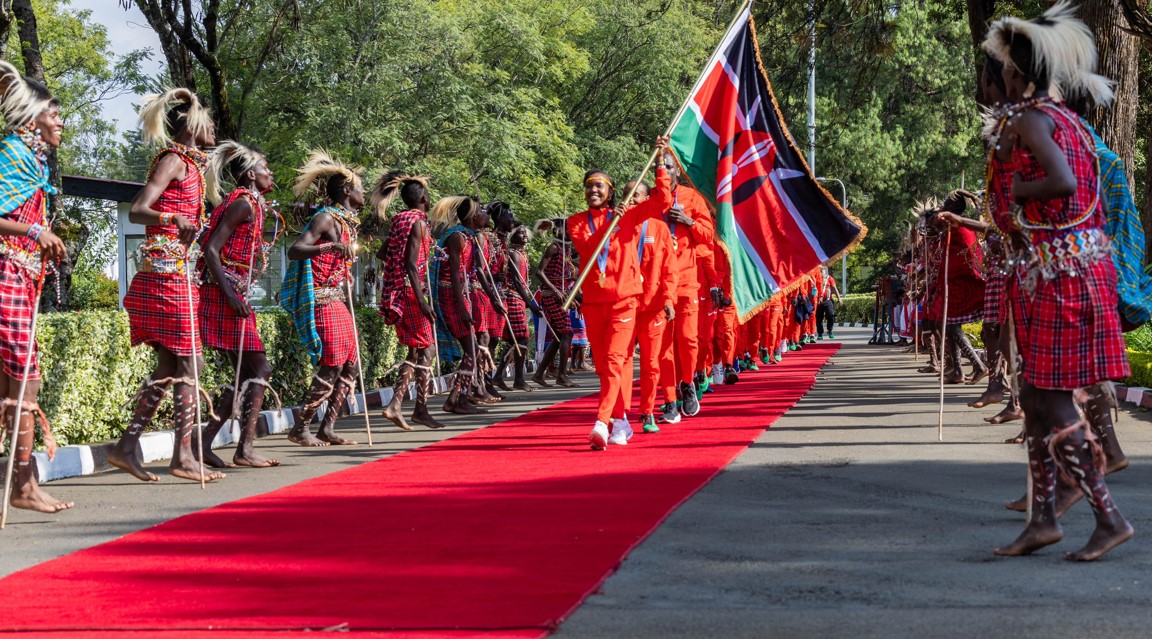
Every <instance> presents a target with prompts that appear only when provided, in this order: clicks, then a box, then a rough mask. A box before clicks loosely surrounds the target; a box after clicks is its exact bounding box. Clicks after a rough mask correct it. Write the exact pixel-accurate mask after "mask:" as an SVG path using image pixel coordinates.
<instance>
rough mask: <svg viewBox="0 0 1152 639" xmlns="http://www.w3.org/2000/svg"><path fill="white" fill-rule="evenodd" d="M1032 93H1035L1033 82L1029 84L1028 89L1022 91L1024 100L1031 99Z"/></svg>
mask: <svg viewBox="0 0 1152 639" xmlns="http://www.w3.org/2000/svg"><path fill="white" fill-rule="evenodd" d="M1034 93H1036V83H1035V82H1029V83H1028V88H1026V89H1024V97H1025V99H1027V98H1031V97H1032V94H1034Z"/></svg>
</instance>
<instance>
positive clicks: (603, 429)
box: [588, 420, 608, 450]
mask: <svg viewBox="0 0 1152 639" xmlns="http://www.w3.org/2000/svg"><path fill="white" fill-rule="evenodd" d="M588 443H590V444H592V450H608V424H605V423H604V422H602V421H599V420H597V421H596V425H595V426H593V427H592V432H591V433H589V434H588Z"/></svg>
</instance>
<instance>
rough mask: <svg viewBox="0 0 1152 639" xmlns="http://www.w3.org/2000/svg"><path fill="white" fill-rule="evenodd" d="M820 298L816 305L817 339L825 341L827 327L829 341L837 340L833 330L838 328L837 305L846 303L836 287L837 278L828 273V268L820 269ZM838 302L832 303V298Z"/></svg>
mask: <svg viewBox="0 0 1152 639" xmlns="http://www.w3.org/2000/svg"><path fill="white" fill-rule="evenodd" d="M819 277H820V280H821V286H820V298H819V299H818V300H817V303H816V339H824V330H825V327H827V330H828V339H836V336H835V335H834V334H832V328H833V327H835V326H836V305H837V304H843V303H844V297H843V296H842V295H840V289H839V288H837V286H836V278H834V277H832V274H831V273H829V272H828V267H827V266H821V267H820V275H819ZM833 295H835V296H836V301H835V302H833V301H832V296H833Z"/></svg>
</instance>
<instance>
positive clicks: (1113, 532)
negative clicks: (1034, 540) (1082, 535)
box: [1064, 512, 1136, 561]
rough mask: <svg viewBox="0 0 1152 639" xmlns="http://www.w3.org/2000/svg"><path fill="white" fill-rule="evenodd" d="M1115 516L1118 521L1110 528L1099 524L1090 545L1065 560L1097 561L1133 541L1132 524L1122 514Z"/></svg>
mask: <svg viewBox="0 0 1152 639" xmlns="http://www.w3.org/2000/svg"><path fill="white" fill-rule="evenodd" d="M1113 514H1114V515H1115V517H1114V519H1115V520H1116V521H1113V522H1111V523H1110V524H1109V525H1108V526H1100V525H1099V524H1097V525H1096V530H1093V531H1092V536H1091V537H1089V538H1088V543H1087V544H1085V545H1084V547H1083V548H1081V549H1080V550H1077V551H1076V552H1070V553H1068V554H1066V555H1064V558H1065V559H1067V560H1068V561H1096V560H1097V559H1099V558H1100V557H1102V556H1103V555H1104V553H1106V552H1108V551H1109V550H1112V549H1113V548H1115V547H1116V546H1119V545H1120V544H1122V543H1124V542H1126V541H1128V540H1129V539H1131V538H1132V535H1134V534H1135V533H1136V531H1135V530H1133V529H1132V524H1129V523H1128V522H1127V521H1126V520H1125V519H1124V518H1123V517H1121V516H1120V513H1117V512H1114V513H1113Z"/></svg>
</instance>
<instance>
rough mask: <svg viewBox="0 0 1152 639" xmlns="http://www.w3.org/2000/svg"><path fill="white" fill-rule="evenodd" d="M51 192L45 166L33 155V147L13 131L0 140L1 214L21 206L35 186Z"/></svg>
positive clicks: (52, 192) (31, 193)
mask: <svg viewBox="0 0 1152 639" xmlns="http://www.w3.org/2000/svg"><path fill="white" fill-rule="evenodd" d="M40 189H43V190H44V193H46V194H48V195H54V194H55V193H56V188H55V187H53V186H52V183H51V182H49V180H48V166H47V165H44V164H41V163H40V160H38V159H36V154H34V153H32V149H30V148H28V145H27V144H25V143H24V140H21V139H20V136H18V135H16V134H15V133H10V134H8V135H7V136H6V137H5V138H4V139H3V140H2V141H0V216H5V217H7V216H8V214H9V213H11V212H12V211H15V210H16V209H18V208H20V205H22V204H24V203H25V202H27V201H28V198H30V197H32V195H33V194H34V193H36V191H37V190H40Z"/></svg>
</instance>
